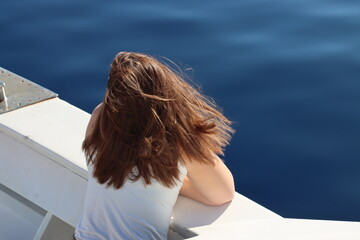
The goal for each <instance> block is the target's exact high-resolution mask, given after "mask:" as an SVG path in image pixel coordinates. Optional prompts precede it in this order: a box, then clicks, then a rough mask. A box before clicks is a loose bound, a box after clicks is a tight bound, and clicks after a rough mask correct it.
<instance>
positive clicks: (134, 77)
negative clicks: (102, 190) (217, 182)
mask: <svg viewBox="0 0 360 240" xmlns="http://www.w3.org/2000/svg"><path fill="white" fill-rule="evenodd" d="M229 125H230V121H229V120H227V119H226V118H225V117H224V116H223V115H222V114H221V112H219V111H218V110H217V107H216V105H215V104H214V103H212V102H211V101H209V100H208V98H206V97H205V96H204V95H202V94H200V93H199V92H198V91H197V90H196V89H195V88H193V87H192V86H191V85H190V84H189V83H187V82H186V81H185V80H184V79H183V78H182V77H181V75H180V74H178V73H176V72H175V71H173V70H172V69H170V68H169V67H168V66H166V65H165V64H163V63H161V62H160V61H158V60H156V59H155V58H153V57H150V56H148V55H144V54H139V53H128V52H120V53H119V54H117V55H116V57H115V59H114V60H113V62H112V64H111V69H110V73H109V79H108V84H107V90H106V94H105V97H104V104H103V109H102V111H101V113H100V116H99V118H98V120H97V123H96V125H95V128H94V130H93V132H92V134H91V135H90V136H89V137H87V138H86V139H85V141H84V143H83V149H84V151H85V153H86V155H87V157H88V160H89V162H90V163H92V164H94V177H95V178H96V179H97V180H98V181H99V182H100V183H106V184H107V185H108V186H113V187H115V188H120V187H121V186H122V184H123V183H124V181H125V180H126V179H127V178H128V177H129V178H130V179H132V180H138V179H140V178H142V179H143V180H144V182H145V183H146V184H150V183H151V180H152V179H156V180H158V181H159V182H161V183H162V184H164V185H165V186H168V187H170V186H173V185H174V184H175V182H176V180H177V179H178V177H179V170H178V163H179V162H181V161H182V158H181V156H183V155H184V154H186V156H187V158H188V159H190V160H193V161H200V162H204V163H208V164H211V163H212V156H213V154H223V147H224V146H226V145H227V144H228V141H229V139H230V137H231V136H230V135H231V132H232V131H233V130H232V129H231V127H230V126H229ZM134 167H136V168H137V170H138V171H136V172H133V171H132V170H133V169H134Z"/></svg>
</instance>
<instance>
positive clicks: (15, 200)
mask: <svg viewBox="0 0 360 240" xmlns="http://www.w3.org/2000/svg"><path fill="white" fill-rule="evenodd" d="M0 70H2V71H6V70H4V69H0ZM6 73H7V74H8V73H9V72H6ZM9 74H12V73H9ZM1 77H2V76H1V75H0V81H1ZM89 118H90V115H89V114H88V113H86V112H84V111H82V110H81V109H78V108H76V107H74V106H72V105H70V104H69V103H67V102H65V101H62V100H61V99H59V98H52V99H50V100H46V101H43V102H40V103H37V104H33V105H29V106H26V107H24V108H20V109H17V110H14V111H11V112H7V113H4V114H0V153H1V154H0V163H1V168H0V236H1V239H3V240H17V239H19V240H26V239H42V240H47V239H51V240H52V239H54V240H57V239H69V238H70V237H71V235H72V233H73V231H74V226H75V224H76V222H77V220H78V219H79V217H80V215H81V212H82V206H83V201H84V196H85V190H86V181H87V172H86V171H87V170H86V161H85V158H84V155H83V153H82V152H81V143H82V140H83V138H84V133H85V128H86V125H87V122H88V120H89ZM188 238H193V239H341V240H343V239H360V223H358V222H336V221H315V220H296V219H286V218H282V217H280V216H279V215H277V214H275V213H273V212H271V211H270V210H268V209H266V208H264V207H262V206H260V205H258V204H257V203H255V202H253V201H251V200H250V199H248V198H246V197H244V196H242V195H240V194H237V195H236V197H235V199H234V200H233V201H232V202H231V203H228V204H225V205H223V206H219V207H211V206H206V205H203V204H201V203H198V202H196V201H193V200H191V199H188V198H185V197H182V196H180V197H179V198H178V201H177V202H176V205H175V208H174V211H173V218H172V222H171V226H170V231H169V239H176V240H177V239H188Z"/></svg>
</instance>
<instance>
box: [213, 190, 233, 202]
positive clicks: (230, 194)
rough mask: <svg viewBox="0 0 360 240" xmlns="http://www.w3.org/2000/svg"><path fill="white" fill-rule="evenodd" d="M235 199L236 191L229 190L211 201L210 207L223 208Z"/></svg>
mask: <svg viewBox="0 0 360 240" xmlns="http://www.w3.org/2000/svg"><path fill="white" fill-rule="evenodd" d="M234 197H235V189H229V191H226V192H223V193H221V194H219V195H217V196H216V197H214V198H212V199H209V202H208V205H210V206H221V205H223V204H225V203H228V202H231V201H232V200H233V199H234Z"/></svg>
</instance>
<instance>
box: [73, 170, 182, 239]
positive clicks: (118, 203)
mask: <svg viewBox="0 0 360 240" xmlns="http://www.w3.org/2000/svg"><path fill="white" fill-rule="evenodd" d="M179 169H180V181H178V182H177V185H176V186H175V187H173V188H168V187H165V186H163V185H162V184H160V183H159V182H158V181H156V180H152V183H151V184H150V185H145V184H144V183H143V180H142V179H140V180H138V181H136V182H132V181H130V180H127V181H125V183H124V185H123V186H122V187H121V188H120V189H117V190H115V189H114V188H106V185H102V184H99V183H98V182H97V181H96V179H94V178H93V175H92V172H93V167H92V166H91V165H89V166H88V185H87V192H86V197H85V204H84V213H83V216H82V218H81V219H80V220H79V222H78V224H77V226H76V230H75V236H76V238H77V239H78V240H99V239H101V240H115V239H116V240H119V239H167V232H168V229H169V224H170V218H171V213H172V209H173V206H174V204H175V201H176V199H177V196H178V194H179V190H180V188H181V186H182V182H183V180H184V177H185V176H186V173H187V172H186V168H185V167H184V166H182V165H181V164H179Z"/></svg>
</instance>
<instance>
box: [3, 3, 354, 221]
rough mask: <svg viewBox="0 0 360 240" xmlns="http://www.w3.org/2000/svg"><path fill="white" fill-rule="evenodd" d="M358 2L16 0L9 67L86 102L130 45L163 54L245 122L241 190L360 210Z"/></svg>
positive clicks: (317, 208) (237, 154)
mask: <svg viewBox="0 0 360 240" xmlns="http://www.w3.org/2000/svg"><path fill="white" fill-rule="evenodd" d="M359 9H360V1H355V0H352V1H351V0H326V1H325V0H301V1H299V0H295V1H280V0H272V1H265V0H242V1H238V0H236V1H235V0H224V1H212V0H210V1H190V0H183V1H158V0H154V1H133V2H129V1H127V2H120V1H70V0H62V1H44V0H33V1H16V0H2V1H1V8H0V66H2V67H4V68H6V69H8V70H11V71H13V72H15V73H17V74H19V75H22V76H24V77H26V78H28V79H30V80H32V81H34V82H37V83H38V84H41V85H43V86H45V87H47V88H49V89H51V90H53V91H55V92H57V93H58V94H59V96H60V98H62V99H64V100H66V101H68V102H70V103H72V104H74V105H75V106H78V107H80V108H82V109H84V110H86V111H88V112H91V110H92V108H93V107H94V106H95V105H97V104H98V102H99V101H101V98H102V95H103V93H104V89H105V83H106V80H107V72H108V69H109V64H110V62H111V60H112V58H113V56H114V55H115V54H116V53H117V52H118V51H121V50H126V51H139V52H145V53H149V54H152V55H155V56H165V57H167V58H170V59H172V60H174V61H175V62H176V63H178V64H179V65H181V66H182V67H183V68H188V67H191V68H192V69H193V71H192V72H190V73H189V74H190V76H191V77H192V78H193V79H194V80H195V81H196V82H198V83H199V84H200V85H201V86H202V88H203V90H204V91H205V93H206V94H207V95H210V96H212V97H213V98H214V99H215V100H216V101H217V102H218V104H219V105H221V106H222V108H223V110H224V113H225V115H227V116H228V117H229V118H230V119H231V120H233V121H234V122H236V124H235V125H234V127H235V129H236V130H237V132H236V134H235V136H234V138H233V140H232V142H231V145H230V146H229V147H228V148H227V151H226V157H225V159H226V163H227V164H228V166H229V167H230V169H231V170H232V172H233V173H234V176H235V181H236V189H237V191H238V192H240V193H242V194H244V195H245V196H248V197H249V198H251V199H253V200H255V201H256V202H258V203H260V204H262V205H264V206H266V207H267V208H269V209H271V210H273V211H275V212H277V213H279V214H280V215H282V216H285V217H297V218H315V219H337V220H357V221H360V162H359V160H360V79H359V77H360V66H359V64H360V10H359Z"/></svg>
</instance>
